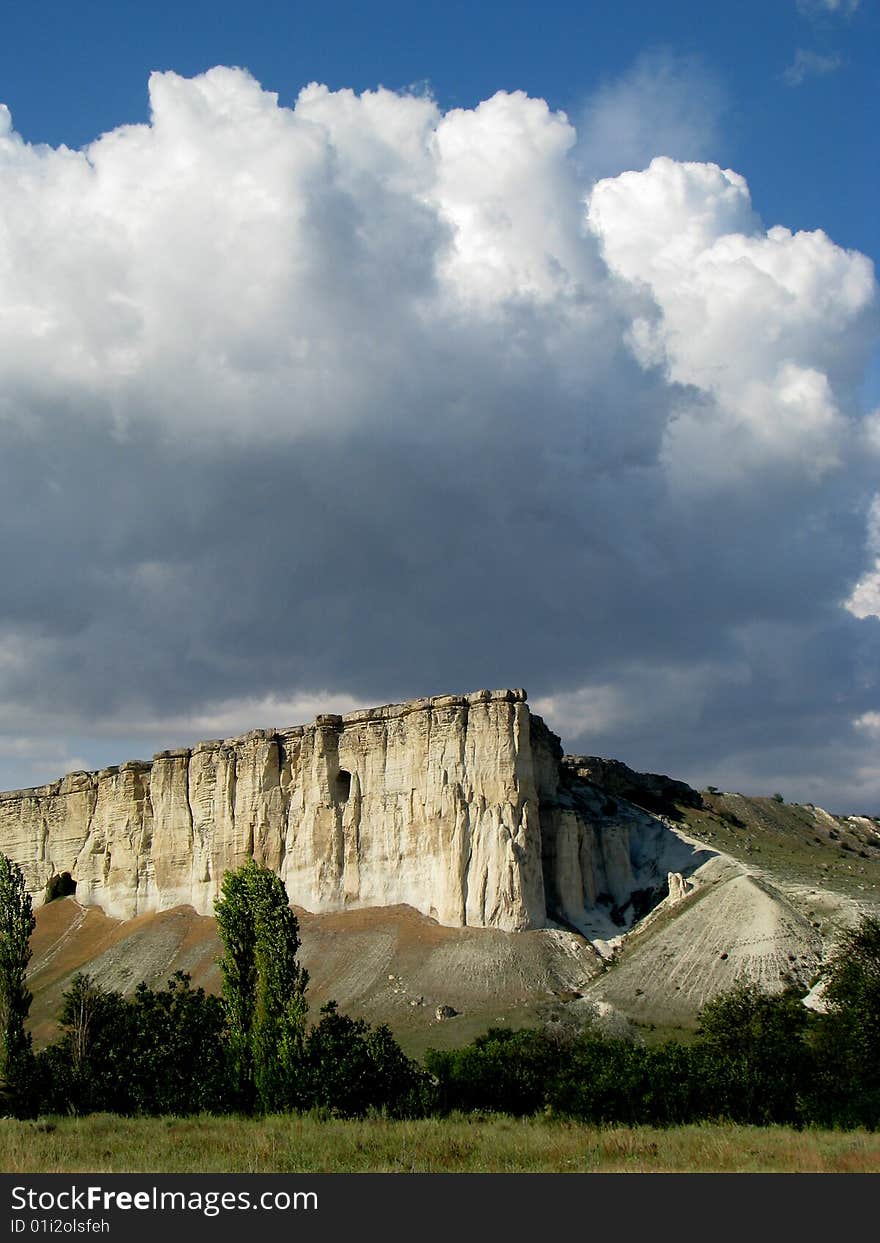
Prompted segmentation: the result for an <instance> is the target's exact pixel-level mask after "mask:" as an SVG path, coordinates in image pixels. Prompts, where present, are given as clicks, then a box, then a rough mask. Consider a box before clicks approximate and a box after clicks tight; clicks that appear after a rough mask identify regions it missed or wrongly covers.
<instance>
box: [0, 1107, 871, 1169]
mask: <svg viewBox="0 0 880 1243" xmlns="http://www.w3.org/2000/svg"><path fill="white" fill-rule="evenodd" d="M0 1154H2V1155H0V1161H2V1170H3V1172H4V1173H74V1172H86V1171H88V1172H101V1173H117V1174H120V1173H217V1172H223V1173H246V1174H265V1173H366V1172H373V1173H380V1172H382V1173H440V1172H448V1173H449V1172H451V1173H465V1172H470V1173H480V1172H488V1173H513V1172H523V1173H539V1172H541V1173H553V1172H559V1173H589V1172H594V1171H602V1172H632V1173H644V1172H649V1171H658V1172H696V1171H701V1172H712V1171H719V1172H788V1173H793V1172H834V1173H856V1172H861V1173H866V1172H878V1171H880V1134H873V1133H867V1132H864V1131H818V1130H805V1131H794V1130H790V1129H788V1128H786V1127H741V1126H728V1125H723V1124H706V1125H700V1126H687V1127H678V1128H674V1129H670V1130H659V1129H655V1128H652V1127H637V1128H629V1127H617V1126H615V1127H608V1128H596V1127H588V1126H580V1125H577V1124H573V1123H571V1124H570V1123H565V1122H559V1121H555V1120H544V1119H529V1120H523V1121H521V1120H517V1119H513V1118H503V1117H495V1118H491V1119H467V1118H462V1117H459V1118H456V1117H453V1118H449V1119H445V1120H442V1121H441V1120H435V1119H429V1120H422V1121H414V1122H389V1121H386V1120H384V1119H381V1118H377V1119H369V1120H366V1121H358V1122H344V1121H337V1120H323V1119H319V1118H315V1117H311V1116H305V1117H294V1116H289V1117H275V1118H263V1119H259V1120H247V1119H228V1118H209V1117H202V1118H118V1117H113V1116H110V1115H107V1114H98V1115H93V1116H91V1117H86V1118H59V1119H52V1120H41V1121H38V1122H16V1121H13V1120H11V1119H3V1120H2V1121H0Z"/></svg>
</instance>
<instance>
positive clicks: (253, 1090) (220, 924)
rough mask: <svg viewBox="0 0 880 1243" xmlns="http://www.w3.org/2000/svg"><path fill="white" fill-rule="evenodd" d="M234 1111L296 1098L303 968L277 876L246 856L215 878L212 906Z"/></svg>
mask: <svg viewBox="0 0 880 1243" xmlns="http://www.w3.org/2000/svg"><path fill="white" fill-rule="evenodd" d="M214 913H215V916H216V919H217V929H218V932H219V933H220V938H221V940H222V942H223V949H224V953H223V957H222V958H221V959H220V971H221V974H222V976H223V996H224V999H225V1003H226V1013H227V1022H228V1028H229V1049H230V1061H231V1073H232V1080H233V1084H234V1090H235V1093H236V1099H237V1103H238V1106H239V1108H242V1109H245V1110H251V1109H253V1108H254V1107H257V1108H259V1109H261V1110H263V1111H264V1112H269V1111H276V1110H280V1109H282V1110H283V1109H290V1108H294V1107H296V1106H297V1105H299V1104H300V1103H301V1102H302V1098H303V1091H304V1087H303V1040H304V1036H305V1023H306V1013H307V1010H308V1005H307V1002H306V999H305V991H306V987H307V985H308V980H309V977H308V972H307V971H306V970H305V968H304V967H302V966H301V964H300V963H299V962H298V960H297V952H298V950H299V947H300V939H299V925H298V923H297V919H296V916H295V915H294V913H293V911H292V910H291V909H290V903H289V901H288V897H287V891H286V890H285V888H284V883H283V882H282V880H281V878H280V877H279V876H276V875H275V873H274V872H272V871H270V870H269V869H268V868H265V867H262V866H261V865H260V864H258V863H256V862H255V860H253V859H250V860H249V861H248V862H247V863H245V864H244V865H243V866H242V867H240V868H238V870H237V871H235V872H227V873H226V875H225V876H224V877H223V883H222V886H221V892H220V897H219V898H217V900H216V901H215V903H214Z"/></svg>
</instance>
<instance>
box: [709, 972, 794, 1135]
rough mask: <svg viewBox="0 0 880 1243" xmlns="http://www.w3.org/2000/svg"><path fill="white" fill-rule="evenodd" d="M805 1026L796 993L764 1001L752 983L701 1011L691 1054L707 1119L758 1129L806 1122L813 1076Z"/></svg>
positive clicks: (765, 997) (789, 991) (737, 987)
mask: <svg viewBox="0 0 880 1243" xmlns="http://www.w3.org/2000/svg"><path fill="white" fill-rule="evenodd" d="M810 1019H811V1012H810V1011H809V1010H807V1008H806V1007H805V1006H804V1004H803V1000H802V997H801V994H800V993H799V992H798V991H797V990H795V989H786V990H785V991H784V992H782V993H776V994H770V993H765V992H764V991H763V990H762V989H760V988H759V987H758V986H757V985H756V984H754V983H751V982H741V983H740V984H737V985H735V986H734V987H733V988H731V989H730V990H729V991H727V992H725V993H720V994H719V995H718V996H717V997H715V998H714V999H713V1000H712V1001H710V1002H709V1003H708V1004H707V1005H705V1006H704V1007H703V1009H702V1010H701V1011H700V1026H699V1033H698V1039H697V1044H696V1048H695V1053H696V1055H697V1057H698V1059H699V1063H700V1068H701V1078H702V1081H703V1084H704V1088H705V1112H706V1114H707V1115H711V1116H715V1117H724V1118H728V1119H729V1120H730V1121H732V1122H745V1123H754V1124H756V1125H763V1124H765V1123H770V1122H779V1123H790V1124H798V1123H801V1122H803V1121H805V1120H806V1117H805V1113H806V1111H805V1106H804V1100H805V1098H806V1097H807V1096H808V1095H809V1094H810V1092H811V1078H812V1072H813V1063H812V1059H811V1056H810V1047H809V1044H808V1042H807V1039H806V1036H807V1031H808V1027H809V1023H810Z"/></svg>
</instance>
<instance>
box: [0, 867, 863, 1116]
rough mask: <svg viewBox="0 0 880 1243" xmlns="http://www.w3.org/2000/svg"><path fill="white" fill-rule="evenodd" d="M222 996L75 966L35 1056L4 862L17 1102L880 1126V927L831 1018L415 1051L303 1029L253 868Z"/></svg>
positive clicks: (735, 1021) (851, 948) (799, 1010)
mask: <svg viewBox="0 0 880 1243" xmlns="http://www.w3.org/2000/svg"><path fill="white" fill-rule="evenodd" d="M216 913H217V922H218V928H219V930H220V935H221V938H222V941H223V946H224V955H223V958H222V960H221V964H220V965H221V971H222V975H223V981H224V990H223V997H222V998H220V997H214V996H211V995H208V994H206V993H205V992H204V991H203V990H202V989H193V988H192V986H191V983H190V980H189V978H188V977H187V976H186V975H185V974H182V973H177V974H176V975H175V976H174V977H172V979H171V980H169V981H168V983H167V985H166V986H165V987H164V988H161V989H158V990H154V989H150V988H148V987H147V986H146V985H144V984H142V985H140V986H139V987H138V988H137V990H136V991H135V993H134V994H133V996H131V997H125V996H123V995H122V994H121V993H118V992H113V991H106V990H102V989H100V988H99V987H98V986H97V985H96V983H95V982H94V981H93V980H92V979H90V978H89V977H88V976H85V975H80V976H77V977H76V978H75V979H74V981H73V983H72V986H71V988H70V989H69V990H68V992H67V993H66V994H65V997H64V1006H63V1010H62V1013H61V1015H60V1027H61V1034H60V1037H59V1039H58V1040H57V1041H56V1042H55V1043H54V1044H53V1045H51V1046H49V1048H47V1049H45V1050H42V1051H41V1052H39V1053H37V1054H35V1053H34V1052H33V1050H32V1049H31V1046H30V1041H29V1038H28V1037H27V1036H26V1035H25V1034H24V1019H25V1017H26V1014H27V1007H28V1004H29V1000H30V999H29V994H28V993H27V989H26V988H25V986H24V970H25V967H26V964H27V960H28V939H29V936H30V932H31V930H32V927H33V916H32V911H31V905H30V898H29V896H28V894H27V892H26V890H25V888H24V885H23V883H22V881H21V875H20V873H19V872H18V869H17V868H15V865H14V864H11V863H9V861H8V860H5V861H3V860H2V857H0V1055H2V1062H0V1071H2V1075H3V1078H2V1090H3V1093H4V1097H5V1108H6V1111H7V1112H11V1113H14V1114H16V1115H17V1116H19V1117H21V1118H26V1117H33V1116H35V1115H36V1114H37V1113H53V1114H74V1115H86V1114H92V1113H97V1112H109V1113H113V1114H124V1115H150V1114H152V1115H161V1114H166V1115H168V1114H173V1115H177V1116H182V1115H192V1114H199V1113H212V1114H230V1113H234V1114H238V1115H266V1114H276V1113H303V1112H306V1111H309V1110H314V1109H317V1110H319V1111H320V1112H321V1113H322V1115H324V1116H336V1117H340V1118H356V1117H364V1116H366V1115H367V1114H368V1113H371V1112H381V1113H383V1114H384V1115H385V1116H386V1117H389V1118H418V1117H427V1116H430V1115H433V1116H446V1115H449V1114H450V1113H465V1114H471V1115H473V1114H481V1115H483V1114H505V1115H513V1116H518V1117H528V1116H531V1115H535V1114H542V1115H544V1116H547V1117H559V1118H567V1119H573V1120H577V1121H578V1122H582V1123H590V1124H624V1125H630V1126H632V1125H654V1126H661V1127H666V1126H671V1125H682V1124H686V1123H692V1122H698V1121H700V1120H704V1119H719V1120H725V1121H727V1122H731V1123H740V1124H756V1125H767V1124H783V1125H788V1126H794V1127H802V1126H804V1125H807V1124H816V1125H821V1126H830V1127H846V1128H853V1127H864V1128H866V1129H869V1130H874V1129H880V920H876V919H870V918H866V919H864V920H863V921H862V923H861V924H860V926H859V927H858V928H856V929H854V930H852V931H851V932H850V933H849V934H848V935H847V936H846V937H845V938H844V940H843V942H842V943H841V946H840V948H839V949H838V952H837V954H836V955H835V957H834V958H833V959H832V960H831V962H830V963H829V964H828V967H827V971H826V978H825V999H826V1003H827V1010H826V1012H825V1013H822V1014H817V1013H815V1012H814V1011H811V1010H808V1009H807V1008H805V1007H804V1006H803V1004H802V1001H801V998H800V996H799V995H797V994H795V993H793V992H789V993H783V994H781V995H775V996H770V995H767V994H764V993H762V992H761V991H760V990H759V989H758V988H756V987H755V986H754V985H750V984H740V985H739V986H737V987H736V988H734V989H733V990H732V991H730V992H729V993H726V994H725V995H723V996H721V997H719V998H717V999H716V1000H715V1001H713V1002H712V1003H711V1004H710V1005H708V1006H706V1008H705V1009H704V1010H703V1012H702V1015H701V1020H700V1027H699V1031H698V1035H697V1039H696V1040H695V1042H694V1043H693V1044H690V1045H683V1044H680V1043H677V1042H675V1041H668V1042H667V1043H665V1044H662V1045H658V1046H654V1047H651V1048H648V1047H645V1046H643V1045H641V1044H639V1043H636V1042H633V1041H627V1040H621V1039H612V1038H609V1037H606V1036H603V1035H602V1034H600V1033H599V1032H598V1031H595V1030H592V1029H587V1030H585V1031H582V1032H580V1033H579V1034H576V1035H560V1034H558V1033H553V1032H550V1031H546V1030H545V1031H535V1030H523V1031H511V1030H509V1029H506V1028H505V1029H492V1030H490V1031H489V1032H487V1033H486V1034H485V1035H484V1036H481V1037H479V1038H478V1039H477V1040H475V1041H474V1042H473V1043H472V1044H470V1045H468V1046H467V1047H465V1048H461V1049H454V1050H446V1051H443V1052H440V1051H437V1050H430V1051H429V1052H428V1054H427V1055H426V1058H425V1064H424V1066H423V1067H422V1066H419V1065H417V1064H416V1063H415V1062H413V1061H412V1060H411V1059H409V1058H407V1057H406V1056H405V1055H404V1053H403V1052H402V1050H401V1049H400V1048H399V1046H398V1045H397V1043H396V1041H395V1040H394V1038H393V1036H392V1034H391V1032H390V1031H389V1029H388V1028H387V1027H385V1026H378V1027H371V1026H370V1025H369V1024H367V1023H366V1022H364V1021H363V1020H361V1019H352V1018H350V1017H348V1016H346V1015H344V1014H341V1013H339V1010H338V1008H337V1006H336V1004H335V1003H334V1002H330V1003H329V1004H328V1005H326V1006H324V1007H323V1009H322V1011H321V1013H320V1017H319V1019H318V1021H317V1022H316V1023H314V1024H312V1025H311V1026H309V1024H308V1006H307V1002H306V989H307V985H308V976H307V973H306V972H305V971H304V970H303V968H302V967H301V966H300V964H299V963H298V961H297V951H298V949H299V931H298V927H297V921H296V917H295V916H294V914H293V912H292V911H291V909H290V907H289V905H288V902H287V894H286V892H285V890H284V886H283V884H282V882H281V881H280V879H279V878H278V877H277V876H275V875H274V874H273V873H271V872H269V871H267V870H266V869H264V868H261V867H259V866H258V865H257V864H255V863H253V862H251V863H248V864H246V865H245V867H243V868H240V869H239V870H238V871H237V872H234V873H229V874H227V876H226V877H225V878H224V882H223V887H222V892H221V896H220V898H219V899H218V900H217V903H216Z"/></svg>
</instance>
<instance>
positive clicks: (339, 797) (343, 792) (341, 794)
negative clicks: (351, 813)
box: [336, 768, 351, 803]
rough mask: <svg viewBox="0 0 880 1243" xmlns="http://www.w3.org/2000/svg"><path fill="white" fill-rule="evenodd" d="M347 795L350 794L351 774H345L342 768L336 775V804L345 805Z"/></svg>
mask: <svg viewBox="0 0 880 1243" xmlns="http://www.w3.org/2000/svg"><path fill="white" fill-rule="evenodd" d="M349 794H351V773H347V772H346V771H345V769H344V768H340V770H339V772H338V773H337V775H336V801H337V803H347V802H348V796H349Z"/></svg>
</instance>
